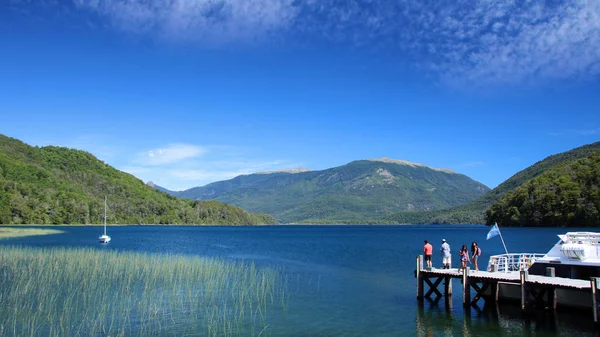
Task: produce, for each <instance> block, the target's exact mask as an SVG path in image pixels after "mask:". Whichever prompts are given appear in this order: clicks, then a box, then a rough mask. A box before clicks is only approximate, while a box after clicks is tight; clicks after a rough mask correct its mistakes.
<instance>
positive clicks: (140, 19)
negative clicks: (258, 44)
mask: <svg viewBox="0 0 600 337" xmlns="http://www.w3.org/2000/svg"><path fill="white" fill-rule="evenodd" d="M73 2H74V3H75V5H76V6H77V7H78V8H80V9H84V10H89V11H92V12H94V13H97V14H100V15H101V16H104V17H106V18H108V19H109V21H110V22H111V23H112V24H113V25H114V26H115V27H117V28H118V29H122V30H124V31H127V32H131V33H150V34H154V35H157V36H159V37H162V38H166V39H169V40H173V39H174V40H182V41H202V42H205V43H216V44H223V43H230V42H248V41H254V40H259V39H262V38H264V37H266V36H268V35H269V34H270V33H272V32H274V31H279V30H281V29H285V27H287V26H288V25H289V24H290V22H291V21H292V20H293V18H294V16H295V15H296V14H297V11H296V8H295V7H293V6H292V0H221V1H213V0H154V1H147V0H102V1H98V0H73Z"/></svg>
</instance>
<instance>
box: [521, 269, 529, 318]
mask: <svg viewBox="0 0 600 337" xmlns="http://www.w3.org/2000/svg"><path fill="white" fill-rule="evenodd" d="M519 275H520V278H519V279H520V282H521V311H525V310H526V309H527V275H528V273H527V271H526V270H521V272H520V273H519Z"/></svg>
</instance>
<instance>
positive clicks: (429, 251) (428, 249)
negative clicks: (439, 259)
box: [423, 240, 433, 269]
mask: <svg viewBox="0 0 600 337" xmlns="http://www.w3.org/2000/svg"><path fill="white" fill-rule="evenodd" d="M423 254H425V262H427V268H429V269H431V256H432V255H433V246H432V245H431V244H430V243H429V241H427V240H425V245H424V246H423Z"/></svg>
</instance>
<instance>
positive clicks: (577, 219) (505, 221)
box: [486, 151, 600, 226]
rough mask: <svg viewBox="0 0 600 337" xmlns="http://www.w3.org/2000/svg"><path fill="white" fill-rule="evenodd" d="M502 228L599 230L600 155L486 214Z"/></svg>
mask: <svg viewBox="0 0 600 337" xmlns="http://www.w3.org/2000/svg"><path fill="white" fill-rule="evenodd" d="M486 222H487V223H488V224H493V223H494V222H498V223H500V224H502V225H503V226H600V151H597V152H592V153H591V154H590V155H589V156H587V157H584V158H580V159H577V160H575V161H570V162H565V163H563V164H561V165H559V166H557V167H554V168H552V169H550V170H548V171H546V172H544V173H543V174H541V175H539V176H537V177H536V178H533V179H531V180H529V181H527V182H525V183H524V184H522V185H521V186H519V187H518V188H516V189H514V190H512V191H510V192H508V193H507V194H506V195H505V196H504V197H503V198H501V199H500V200H498V201H497V202H495V203H494V204H493V205H492V206H491V207H490V208H489V209H488V210H487V212H486Z"/></svg>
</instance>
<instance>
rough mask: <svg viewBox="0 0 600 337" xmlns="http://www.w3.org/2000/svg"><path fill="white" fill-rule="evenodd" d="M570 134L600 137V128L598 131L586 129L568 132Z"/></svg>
mask: <svg viewBox="0 0 600 337" xmlns="http://www.w3.org/2000/svg"><path fill="white" fill-rule="evenodd" d="M569 132H571V133H575V134H578V135H582V136H590V135H600V128H598V129H587V130H573V129H571V130H569Z"/></svg>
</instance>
